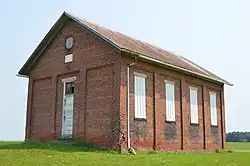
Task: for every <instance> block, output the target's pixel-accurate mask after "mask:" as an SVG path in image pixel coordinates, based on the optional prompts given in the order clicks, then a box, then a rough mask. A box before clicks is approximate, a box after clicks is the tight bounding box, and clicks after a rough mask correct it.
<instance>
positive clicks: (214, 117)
mask: <svg viewBox="0 0 250 166" xmlns="http://www.w3.org/2000/svg"><path fill="white" fill-rule="evenodd" d="M210 112H211V125H214V126H217V125H218V123H217V107H216V93H213V92H210Z"/></svg>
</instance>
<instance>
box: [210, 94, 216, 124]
mask: <svg viewBox="0 0 250 166" xmlns="http://www.w3.org/2000/svg"><path fill="white" fill-rule="evenodd" d="M211 95H214V96H215V109H216V124H213V123H212V108H211V101H210V99H211V98H210V96H211ZM209 107H210V121H211V126H218V115H217V111H218V110H217V94H216V93H215V92H211V91H210V92H209Z"/></svg>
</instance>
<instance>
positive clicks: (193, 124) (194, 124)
mask: <svg viewBox="0 0 250 166" xmlns="http://www.w3.org/2000/svg"><path fill="white" fill-rule="evenodd" d="M190 126H199V123H190Z"/></svg>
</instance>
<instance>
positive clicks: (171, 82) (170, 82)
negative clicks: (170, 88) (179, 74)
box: [164, 80, 175, 85]
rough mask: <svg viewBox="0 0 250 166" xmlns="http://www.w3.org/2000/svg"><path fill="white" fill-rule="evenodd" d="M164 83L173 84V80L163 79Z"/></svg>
mask: <svg viewBox="0 0 250 166" xmlns="http://www.w3.org/2000/svg"><path fill="white" fill-rule="evenodd" d="M164 83H165V84H166V83H167V84H171V85H175V81H170V80H164Z"/></svg>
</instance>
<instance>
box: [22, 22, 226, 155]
mask: <svg viewBox="0 0 250 166" xmlns="http://www.w3.org/2000/svg"><path fill="white" fill-rule="evenodd" d="M69 36H72V37H73V38H74V45H73V48H72V49H70V50H67V49H66V48H65V41H66V38H67V37H69ZM68 53H73V56H74V57H73V59H74V60H73V62H71V63H69V64H65V63H64V56H65V55H66V54H68ZM127 54H128V53H124V52H120V51H118V50H116V49H115V48H114V47H112V46H111V45H110V44H108V43H106V42H105V41H103V40H101V39H100V38H99V37H97V36H95V35H94V34H92V33H91V32H89V31H88V30H85V29H83V28H82V27H80V26H79V25H78V24H76V23H74V22H73V21H68V22H67V23H66V24H65V25H64V27H62V29H61V30H60V31H59V32H58V34H57V35H56V36H55V38H54V39H53V41H52V42H51V43H50V44H49V45H48V47H47V48H46V49H45V50H44V52H43V53H42V56H41V58H40V59H39V61H38V63H36V64H35V65H33V68H32V69H31V70H30V72H29V88H28V105H27V122H26V137H25V138H26V140H47V141H50V140H54V139H57V138H59V137H60V136H61V132H62V131H61V127H62V107H63V101H62V98H63V83H62V79H63V78H67V77H71V76H76V78H77V79H76V81H75V82H74V85H75V97H74V122H73V137H74V138H77V139H82V140H87V141H89V142H92V143H96V144H99V145H102V146H106V147H109V148H115V149H122V150H123V149H125V148H127V110H126V88H127V83H126V79H127V64H130V63H132V62H134V61H135V59H133V58H131V56H127ZM134 72H139V73H143V74H146V75H147V78H146V95H147V97H146V111H147V119H146V120H141V119H135V118H134V95H133V92H134V85H133V83H134V75H133V73H134ZM165 79H168V80H171V81H174V82H175V101H176V103H175V110H176V118H175V119H176V121H175V122H174V123H169V122H166V111H165V108H166V101H165V100H166V94H165V83H164V80H165ZM190 85H192V86H195V87H197V88H198V104H199V106H198V111H199V125H196V126H194V125H192V124H190V105H189V100H190V99H189V89H188V86H190ZM129 90H130V101H129V104H130V133H131V145H132V147H134V148H135V149H137V150H143V149H156V150H185V151H189V150H213V149H215V148H225V111H224V91H223V85H221V84H217V83H213V82H209V81H205V80H202V79H199V78H196V77H194V76H191V75H185V74H182V73H179V72H176V71H173V70H170V69H167V68H163V67H160V66H157V65H154V64H151V63H147V62H145V61H141V60H140V59H138V60H137V63H136V64H135V65H133V66H131V67H130V88H129ZM209 91H214V92H216V94H217V110H218V127H213V126H211V125H210V124H211V122H210V118H211V117H210V108H209V107H210V104H209Z"/></svg>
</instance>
